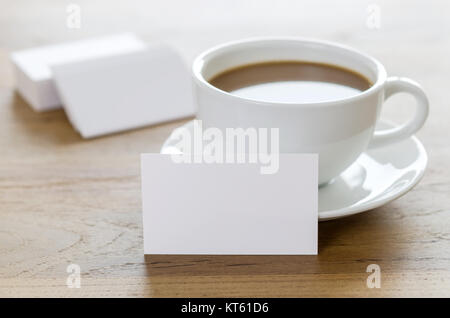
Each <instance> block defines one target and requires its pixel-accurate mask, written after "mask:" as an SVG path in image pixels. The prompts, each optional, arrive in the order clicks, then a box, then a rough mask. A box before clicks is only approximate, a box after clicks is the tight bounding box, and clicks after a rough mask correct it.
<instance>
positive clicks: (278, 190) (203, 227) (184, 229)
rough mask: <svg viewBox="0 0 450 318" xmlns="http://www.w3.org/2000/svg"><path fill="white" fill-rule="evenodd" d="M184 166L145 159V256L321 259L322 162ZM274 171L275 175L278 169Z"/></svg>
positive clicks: (299, 157) (281, 159) (160, 157)
mask: <svg viewBox="0 0 450 318" xmlns="http://www.w3.org/2000/svg"><path fill="white" fill-rule="evenodd" d="M275 164H276V165H277V167H276V169H271V170H272V171H274V173H270V174H267V173H261V171H263V169H261V167H262V166H263V164H260V163H239V164H236V163H234V164H231V163H227V164H224V163H204V162H203V163H202V162H200V163H178V162H177V161H176V160H174V159H173V157H172V156H171V155H164V154H142V156H141V180H142V200H143V232H144V253H145V254H221V255H224V254H245V255H250V254H260V255H267V254H269V255H270V254H274V255H275V254H287V255H311V254H317V222H318V212H317V210H318V207H317V204H318V156H317V154H279V155H278V160H277V162H275ZM271 168H273V167H271Z"/></svg>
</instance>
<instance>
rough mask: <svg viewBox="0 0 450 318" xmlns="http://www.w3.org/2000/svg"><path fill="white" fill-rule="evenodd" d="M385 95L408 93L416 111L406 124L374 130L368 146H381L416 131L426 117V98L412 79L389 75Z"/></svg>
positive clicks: (387, 96) (406, 136)
mask: <svg viewBox="0 0 450 318" xmlns="http://www.w3.org/2000/svg"><path fill="white" fill-rule="evenodd" d="M384 90H385V97H384V100H386V99H388V98H389V97H391V96H392V95H394V94H396V93H409V94H411V95H412V96H414V97H415V99H416V111H415V114H414V117H413V118H412V119H410V120H409V121H408V122H407V123H406V124H404V125H401V126H398V127H395V128H391V129H386V130H381V131H380V130H378V131H375V132H374V135H373V137H372V140H371V141H370V144H369V148H378V147H383V146H386V145H388V144H391V143H394V142H397V141H400V140H403V139H405V138H408V137H409V136H411V135H412V134H414V133H415V132H416V131H418V130H419V129H420V128H421V127H422V126H423V124H424V123H425V120H426V119H427V117H428V98H427V96H426V95H425V92H424V91H423V89H422V87H420V85H419V84H418V83H416V82H414V81H413V80H410V79H409V78H404V77H389V78H388V79H387V80H386V83H385V87H384Z"/></svg>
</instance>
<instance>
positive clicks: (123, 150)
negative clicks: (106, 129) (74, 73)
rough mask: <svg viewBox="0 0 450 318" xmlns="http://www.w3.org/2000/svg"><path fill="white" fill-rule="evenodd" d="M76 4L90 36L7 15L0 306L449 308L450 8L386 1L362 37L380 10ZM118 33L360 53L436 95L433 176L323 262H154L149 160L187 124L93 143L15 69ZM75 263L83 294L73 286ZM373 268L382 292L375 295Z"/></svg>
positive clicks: (331, 230) (45, 14)
mask: <svg viewBox="0 0 450 318" xmlns="http://www.w3.org/2000/svg"><path fill="white" fill-rule="evenodd" d="M76 3H79V4H80V6H81V9H82V16H81V18H82V19H81V29H69V28H67V27H66V17H67V15H66V7H65V6H66V3H65V2H61V4H56V3H55V2H52V1H50V0H46V1H39V2H32V3H30V2H29V1H25V0H22V1H18V0H14V1H12V0H11V1H5V0H1V1H0V149H1V150H0V296H39V297H42V296H65V297H76V296H98V297H103V296H114V297H115V296H155V297H160V296H191V297H194V296H200V297H201V296H224V297H232V296H248V297H257V296H265V297H266V296H268V297H272V296H274V297H278V296H287V297H291V296H294V297H297V296H338V297H340V296H369V297H371V296H450V216H449V212H450V181H449V179H450V170H449V164H450V142H449V136H450V134H449V133H450V130H449V124H450V121H449V120H450V106H449V97H448V93H449V87H450V86H449V81H448V77H449V74H450V59H449V56H450V50H449V49H450V36H449V35H450V23H449V22H448V21H449V19H448V18H449V12H450V10H449V8H450V6H449V2H448V1H417V2H408V5H407V6H404V5H401V4H400V3H399V2H395V3H393V1H389V2H388V1H382V2H381V1H379V2H378V5H379V7H378V8H379V9H380V22H381V24H380V28H379V29H377V28H370V27H368V26H367V25H366V22H367V19H368V15H370V14H372V13H373V9H370V8H369V9H368V6H367V3H364V2H360V1H354V2H349V1H345V2H333V1H327V2H325V3H324V2H317V1H311V2H308V3H304V2H300V1H298V2H294V1H288V2H285V1H276V2H268V1H233V2H230V1H223V2H218V1H217V2H213V1H206V0H204V1H200V0H199V1H192V2H191V1H189V2H186V3H185V2H184V1H161V2H157V3H156V2H155V3H148V2H144V1H127V2H120V3H121V4H113V3H111V2H107V1H92V0H90V1H87V0H86V1H77V2H76ZM367 10H368V11H367ZM371 12H372V13H371ZM372 17H373V16H372ZM370 25H372V26H373V24H370V23H369V26H370ZM122 30H130V31H134V32H136V33H138V34H139V35H140V36H141V37H142V38H144V39H146V40H153V39H156V38H162V39H165V40H166V41H168V42H170V43H172V44H174V45H176V46H177V47H178V48H179V49H180V51H181V52H182V53H183V54H184V56H185V57H186V59H187V60H192V58H193V57H194V56H195V55H196V54H197V53H199V52H200V51H202V50H203V49H205V48H207V47H209V46H211V45H213V44H217V43H220V42H224V41H227V40H231V39H238V38H244V37H248V36H254V35H277V34H283V35H298V36H310V37H318V38H325V39H329V40H335V41H339V42H342V43H345V44H348V45H352V46H355V47H357V48H359V49H361V50H364V51H366V52H368V53H369V54H372V55H374V56H376V57H377V58H379V59H380V60H381V61H382V62H383V63H384V64H385V65H386V68H387V69H388V71H389V73H390V74H393V75H402V76H408V77H411V78H413V79H415V80H417V81H419V82H420V83H421V84H422V85H423V87H424V88H425V90H426V91H427V93H428V95H429V98H430V102H431V113H430V117H429V119H428V121H427V123H426V125H425V127H424V128H423V129H422V130H421V131H420V133H419V134H418V137H419V138H420V139H421V140H422V141H423V143H424V145H425V147H426V148H427V151H428V154H429V166H428V170H427V172H426V174H425V176H424V178H423V180H422V181H421V183H420V184H419V185H418V186H416V187H415V188H414V189H413V190H412V191H411V192H409V193H408V194H406V195H405V196H403V197H401V198H400V199H398V200H396V201H394V202H392V203H389V204H387V205H385V206H383V207H381V208H378V209H375V210H372V211H370V212H367V213H363V214H359V215H356V216H353V217H348V218H345V219H340V220H335V221H330V222H325V223H320V225H319V255H318V256H298V257H297V256H151V257H144V255H143V248H142V222H141V197H140V178H139V154H140V153H142V152H158V151H159V149H160V146H161V144H162V143H163V141H164V140H165V138H166V137H167V136H168V135H169V133H170V132H171V130H172V129H174V128H175V127H177V126H179V125H181V124H182V123H183V122H184V121H179V122H175V123H170V124H165V125H160V126H156V127H149V128H145V129H139V130H135V131H130V132H127V133H122V134H116V135H112V136H108V137H103V138H97V139H93V140H83V139H82V138H81V137H80V136H79V135H78V134H77V133H76V132H75V131H74V130H73V128H72V127H71V125H70V124H69V122H68V120H67V118H66V116H65V114H64V112H63V111H62V110H57V111H52V112H48V113H40V114H38V113H35V112H33V111H32V110H31V109H30V108H29V106H28V105H27V104H26V103H25V102H24V101H23V100H22V99H21V97H19V96H18V95H17V94H16V93H15V91H14V78H13V73H12V69H11V67H10V65H9V62H8V52H11V51H13V50H17V49H23V48H28V47H33V46H37V45H42V44H48V43H55V42H59V41H63V40H73V39H78V38H83V37H87V36H91V35H100V34H107V33H113V32H116V31H122ZM410 102H411V99H408V98H407V97H402V96H399V97H395V98H393V99H392V100H390V101H389V103H388V105H387V107H386V109H385V111H384V113H383V117H387V118H390V119H393V120H397V121H398V122H401V121H403V120H406V118H407V117H408V116H409V113H410V111H411V109H412V107H410V106H408V104H409V103H410ZM71 263H75V264H78V265H79V266H80V268H81V288H80V289H76V288H72V289H70V288H67V287H66V279H67V275H68V274H67V272H66V268H67V266H68V265H69V264H71ZM372 263H375V264H378V265H380V267H381V273H382V276H381V277H382V283H381V288H380V289H369V288H367V287H366V278H367V276H368V274H367V273H366V267H367V266H368V265H369V264H372Z"/></svg>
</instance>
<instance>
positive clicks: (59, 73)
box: [51, 43, 195, 138]
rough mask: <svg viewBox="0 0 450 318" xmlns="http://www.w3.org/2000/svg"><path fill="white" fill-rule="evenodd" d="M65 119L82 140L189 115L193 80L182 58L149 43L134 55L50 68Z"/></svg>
mask: <svg viewBox="0 0 450 318" xmlns="http://www.w3.org/2000/svg"><path fill="white" fill-rule="evenodd" d="M51 70H52V72H53V75H54V79H55V83H56V87H57V88H58V92H59V94H60V97H61V99H62V101H63V103H64V109H65V111H66V113H67V116H68V118H69V120H70V122H71V123H72V125H73V126H74V127H75V129H76V130H77V131H79V132H80V134H81V135H82V136H83V137H84V138H92V137H97V136H101V135H105V134H110V133H116V132H120V131H124V130H128V129H134V128H139V127H143V126H147V125H153V124H157V123H161V122H165V121H170V120H174V119H179V118H183V117H188V116H192V115H193V114H194V112H195V107H194V101H193V96H192V81H191V76H190V73H189V70H188V67H187V65H186V64H185V62H184V61H183V59H182V57H181V56H180V55H179V54H178V53H177V52H176V51H175V50H174V49H173V48H171V47H170V46H167V45H165V44H162V43H153V44H149V45H147V46H146V48H145V49H143V50H140V51H138V52H129V53H124V54H120V55H114V56H108V57H102V58H98V59H97V58H92V59H89V60H84V61H77V62H73V63H64V64H53V65H52V66H51Z"/></svg>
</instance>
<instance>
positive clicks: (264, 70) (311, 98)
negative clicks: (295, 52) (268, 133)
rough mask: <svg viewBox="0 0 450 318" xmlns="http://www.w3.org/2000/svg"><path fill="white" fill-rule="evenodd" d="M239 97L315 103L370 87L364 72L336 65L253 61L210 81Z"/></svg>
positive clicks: (345, 95) (356, 92) (335, 98)
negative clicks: (361, 73)
mask: <svg viewBox="0 0 450 318" xmlns="http://www.w3.org/2000/svg"><path fill="white" fill-rule="evenodd" d="M209 82H210V83H211V84H212V85H214V86H215V87H217V88H219V89H221V90H224V91H226V92H229V93H231V94H233V95H237V96H240V97H244V98H248V99H254V100H260V101H268V102H283V103H314V102H324V101H330V100H338V99H342V98H347V97H351V96H354V95H357V94H358V93H360V92H362V91H364V90H366V89H368V88H369V87H370V86H371V83H370V81H369V80H368V79H366V78H365V77H364V76H362V75H360V74H358V73H356V72H353V71H350V70H347V69H344V68H340V67H337V66H332V65H327V64H318V63H309V62H301V61H280V62H266V63H259V64H250V65H245V66H241V67H238V68H234V69H230V70H227V71H225V72H223V73H220V74H218V75H217V76H215V77H213V78H212V79H211V80H210V81H209Z"/></svg>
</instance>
